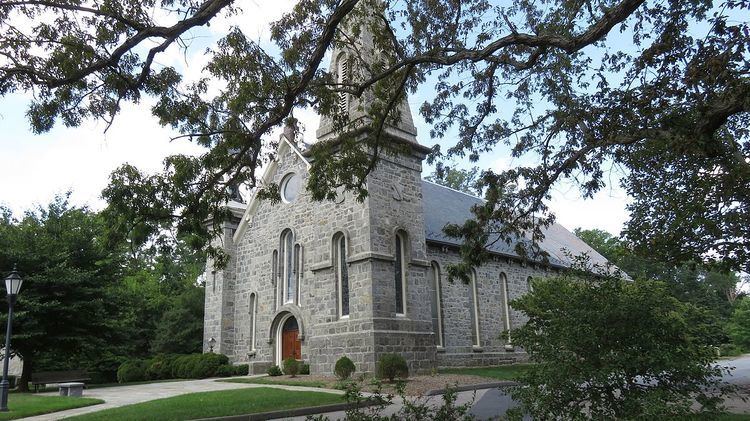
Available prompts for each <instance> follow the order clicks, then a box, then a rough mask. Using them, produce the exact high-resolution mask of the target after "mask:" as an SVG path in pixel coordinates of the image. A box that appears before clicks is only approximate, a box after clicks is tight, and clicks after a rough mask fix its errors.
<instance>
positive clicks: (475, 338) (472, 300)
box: [469, 271, 482, 347]
mask: <svg viewBox="0 0 750 421" xmlns="http://www.w3.org/2000/svg"><path fill="white" fill-rule="evenodd" d="M469 304H470V305H469V311H471V317H470V318H471V340H472V345H474V346H476V347H479V346H482V341H481V339H480V337H479V294H477V274H476V272H474V271H472V272H471V282H470V285H469Z"/></svg>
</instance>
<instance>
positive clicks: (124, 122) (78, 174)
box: [0, 0, 627, 234]
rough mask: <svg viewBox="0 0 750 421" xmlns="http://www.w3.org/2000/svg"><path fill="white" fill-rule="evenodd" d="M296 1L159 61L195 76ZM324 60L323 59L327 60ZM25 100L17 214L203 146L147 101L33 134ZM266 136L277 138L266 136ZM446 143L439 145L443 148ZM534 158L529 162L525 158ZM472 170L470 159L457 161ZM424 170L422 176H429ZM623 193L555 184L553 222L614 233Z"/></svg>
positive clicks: (2, 154)
mask: <svg viewBox="0 0 750 421" xmlns="http://www.w3.org/2000/svg"><path fill="white" fill-rule="evenodd" d="M293 3H294V2H293V1H291V0H282V1H264V0H257V1H251V2H247V3H246V4H245V3H244V2H243V8H244V9H245V13H242V14H239V15H236V16H233V17H229V18H222V19H220V20H218V21H215V22H212V24H211V26H210V27H209V28H204V29H201V30H198V31H196V32H194V33H193V34H192V35H194V39H193V41H192V46H191V48H190V49H189V51H188V55H187V56H185V55H183V52H182V51H180V50H178V49H176V48H172V49H170V50H168V51H167V52H166V54H165V55H163V56H161V57H160V58H159V60H160V63H161V64H164V65H174V66H176V67H177V68H178V69H181V70H182V71H183V72H184V73H185V74H186V76H187V79H193V80H194V79H195V78H197V77H198V75H199V74H200V71H201V69H202V67H203V66H204V64H205V62H206V60H205V56H204V54H203V52H204V50H205V48H204V47H205V45H208V44H209V43H211V42H213V41H215V40H216V39H218V37H219V36H220V35H221V34H222V33H225V32H226V30H227V28H229V26H230V25H237V26H240V27H241V28H242V29H243V31H245V33H247V34H250V35H251V36H252V37H253V38H254V39H265V38H267V35H268V32H269V31H268V22H271V21H273V20H275V19H276V18H278V17H279V16H280V15H281V13H283V12H284V11H287V10H290V9H291V7H292V5H293ZM326 63H327V60H326ZM431 96H432V86H431V85H423V86H422V88H421V89H420V90H419V91H418V92H417V94H416V95H413V96H412V97H410V98H409V102H410V105H411V108H412V111H413V112H414V111H415V110H418V109H419V106H420V105H421V104H422V102H424V101H425V100H426V99H429V98H430V97H431ZM28 100H29V97H28V96H26V95H21V94H14V95H10V96H6V97H3V98H0V158H1V160H0V162H2V170H0V204H3V205H5V206H8V207H10V208H11V209H12V210H13V211H14V212H16V213H18V214H20V213H21V212H22V211H23V210H25V209H29V208H31V207H33V206H35V205H38V204H45V203H47V202H49V201H50V200H51V199H52V197H54V195H55V194H59V193H63V192H65V191H67V190H71V191H72V192H73V195H72V201H73V202H74V203H75V204H78V205H88V206H90V207H92V208H94V209H100V208H101V207H102V206H103V205H104V203H103V201H102V200H101V198H100V197H99V195H100V192H101V190H102V189H103V188H104V187H105V186H106V185H107V181H108V177H109V174H110V173H111V172H112V171H113V170H115V169H116V168H117V167H118V166H119V165H122V164H123V163H125V162H128V163H131V164H134V165H136V166H137V167H139V168H140V169H142V170H145V171H149V172H153V171H158V170H159V169H160V168H161V161H162V160H163V159H164V157H166V156H167V155H170V154H174V153H190V154H197V153H199V152H200V148H199V147H197V146H195V145H192V144H190V143H189V142H186V141H174V142H171V141H170V137H171V136H173V135H174V134H175V133H174V132H172V131H171V130H170V129H168V128H163V127H160V126H159V125H158V122H157V121H156V119H155V118H153V117H152V116H151V114H150V110H149V108H150V102H151V101H150V100H146V101H144V102H143V103H142V104H139V105H132V104H128V105H125V106H124V108H123V111H122V113H121V114H120V115H119V116H118V117H117V119H116V120H115V123H114V124H113V126H112V127H111V128H110V129H109V130H108V131H107V133H104V128H105V125H104V123H102V122H95V121H89V122H86V123H85V124H83V125H82V126H80V127H77V128H65V127H56V128H55V129H53V130H52V131H50V132H49V133H45V134H42V135H35V134H33V133H32V132H31V131H30V130H29V126H28V122H27V120H26V117H25V110H26V108H27V105H28ZM295 116H296V117H297V118H299V119H300V120H301V121H302V122H303V124H304V126H305V127H306V128H307V131H306V133H305V140H306V141H308V142H310V141H314V137H315V136H314V133H315V129H316V128H317V125H318V117H317V116H316V115H315V114H314V113H313V112H311V111H307V112H301V113H300V112H296V113H295ZM414 121H415V124H416V126H417V129H418V131H419V134H418V140H419V142H420V143H422V144H425V145H428V146H432V145H433V144H434V143H435V141H434V140H433V139H430V138H429V132H430V130H429V126H428V125H427V124H426V123H425V122H424V120H423V119H422V118H421V117H420V116H419V115H418V114H417V113H414ZM270 136H277V134H271V135H270ZM446 142H450V139H445V140H443V141H442V143H443V144H446ZM529 159H533V157H531V158H529ZM459 164H461V165H464V166H470V165H471V164H469V163H468V162H464V163H459ZM478 165H479V166H480V167H483V168H493V169H495V170H501V169H505V168H510V167H513V166H515V165H518V161H515V160H513V159H511V157H510V153H509V151H508V150H507V148H505V147H498V148H497V149H496V150H494V151H493V152H492V153H488V154H485V155H483V156H482V157H481V159H480V161H479V163H478ZM430 171H431V169H430V168H425V170H424V173H423V175H427V174H429V172H430ZM626 203H627V196H626V194H625V193H624V192H623V191H622V190H621V189H620V188H619V186H618V183H617V179H616V176H615V178H613V179H612V180H611V182H610V185H609V186H607V187H606V188H605V189H603V190H602V191H601V192H599V194H597V195H596V196H595V197H594V198H593V199H589V200H583V199H582V198H581V196H580V193H579V192H578V190H577V189H576V187H575V186H573V185H571V184H569V183H561V184H559V185H557V186H555V189H554V191H553V198H552V201H551V203H550V207H551V209H552V210H553V212H554V213H555V214H556V215H557V218H558V222H560V223H562V224H563V225H564V226H566V227H568V228H569V229H573V228H575V227H584V228H601V229H605V230H607V231H610V232H612V233H615V234H616V233H619V231H620V230H621V228H622V225H623V223H624V222H625V221H626V220H627V212H626V211H625V205H626Z"/></svg>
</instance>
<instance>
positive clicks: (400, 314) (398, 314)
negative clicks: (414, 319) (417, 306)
mask: <svg viewBox="0 0 750 421" xmlns="http://www.w3.org/2000/svg"><path fill="white" fill-rule="evenodd" d="M396 317H403V318H404V319H405V318H406V314H402V313H396Z"/></svg>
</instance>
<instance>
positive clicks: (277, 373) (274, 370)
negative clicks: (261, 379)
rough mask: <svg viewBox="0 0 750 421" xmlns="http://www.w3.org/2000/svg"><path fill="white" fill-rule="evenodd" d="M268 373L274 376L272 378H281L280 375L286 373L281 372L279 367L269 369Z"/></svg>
mask: <svg viewBox="0 0 750 421" xmlns="http://www.w3.org/2000/svg"><path fill="white" fill-rule="evenodd" d="M267 373H268V375H269V376H272V377H276V376H280V375H282V374H284V373H282V372H281V369H280V368H279V366H278V365H274V366H271V367H269V368H268V371H267Z"/></svg>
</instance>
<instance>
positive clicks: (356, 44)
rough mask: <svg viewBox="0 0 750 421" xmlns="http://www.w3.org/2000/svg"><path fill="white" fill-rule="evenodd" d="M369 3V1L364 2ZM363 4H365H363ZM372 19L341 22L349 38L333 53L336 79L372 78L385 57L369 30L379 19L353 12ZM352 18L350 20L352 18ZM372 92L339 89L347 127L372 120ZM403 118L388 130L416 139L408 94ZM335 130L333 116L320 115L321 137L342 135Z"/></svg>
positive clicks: (403, 103) (401, 109)
mask: <svg viewBox="0 0 750 421" xmlns="http://www.w3.org/2000/svg"><path fill="white" fill-rule="evenodd" d="M364 4H367V2H364ZM360 7H362V6H360ZM357 18H359V19H362V18H364V19H370V20H371V21H369V22H361V24H360V25H358V26H357V28H356V29H355V28H353V26H354V25H352V24H342V27H341V31H342V33H343V34H344V35H342V37H343V38H345V39H346V40H345V41H343V40H342V41H343V42H337V43H336V46H335V47H334V49H333V53H332V56H331V65H330V67H329V69H330V72H331V73H332V74H333V76H334V78H335V80H336V82H337V83H351V82H352V81H362V80H367V79H369V78H370V77H371V76H372V74H373V73H374V72H373V71H372V70H371V69H372V68H373V67H375V68H377V67H378V65H379V64H381V63H379V61H384V60H382V59H383V58H385V57H384V54H385V53H384V52H383V51H381V50H380V49H378V48H377V47H376V46H375V45H374V42H373V35H372V32H371V31H370V28H371V26H372V25H373V23H374V22H376V21H375V20H374V19H375V18H374V17H373V16H372V15H371V14H367V13H354V14H353V16H352V19H357ZM350 22H351V21H350ZM354 33H356V34H357V36H356V39H353V40H352V37H353V34H354ZM372 99H373V98H372V93H371V92H365V93H364V94H363V95H362V96H361V97H355V96H354V95H351V94H348V93H343V92H342V93H339V96H338V104H337V106H338V107H339V111H340V112H342V113H343V114H344V115H346V116H347V118H348V121H349V123H350V124H348V125H347V126H346V127H347V128H346V130H355V129H357V128H359V127H362V126H364V125H365V124H367V123H369V122H370V121H371V117H370V116H369V115H368V109H369V104H371V103H372ZM398 112H399V113H400V118H398V119H397V121H395V122H393V123H390V124H387V125H386V127H385V132H386V134H387V135H389V136H390V137H392V138H395V139H397V140H401V141H406V142H409V143H415V144H416V143H417V129H416V128H415V127H414V120H413V119H412V114H411V108H410V107H409V103H408V102H407V100H406V98H404V100H403V101H401V103H400V104H399V105H398ZM340 134H341V133H340V132H337V131H336V130H335V127H334V124H333V120H332V119H331V118H330V117H323V116H321V119H320V127H319V128H318V130H317V132H316V136H317V138H318V140H327V139H330V138H332V137H336V136H338V135H340Z"/></svg>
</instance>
